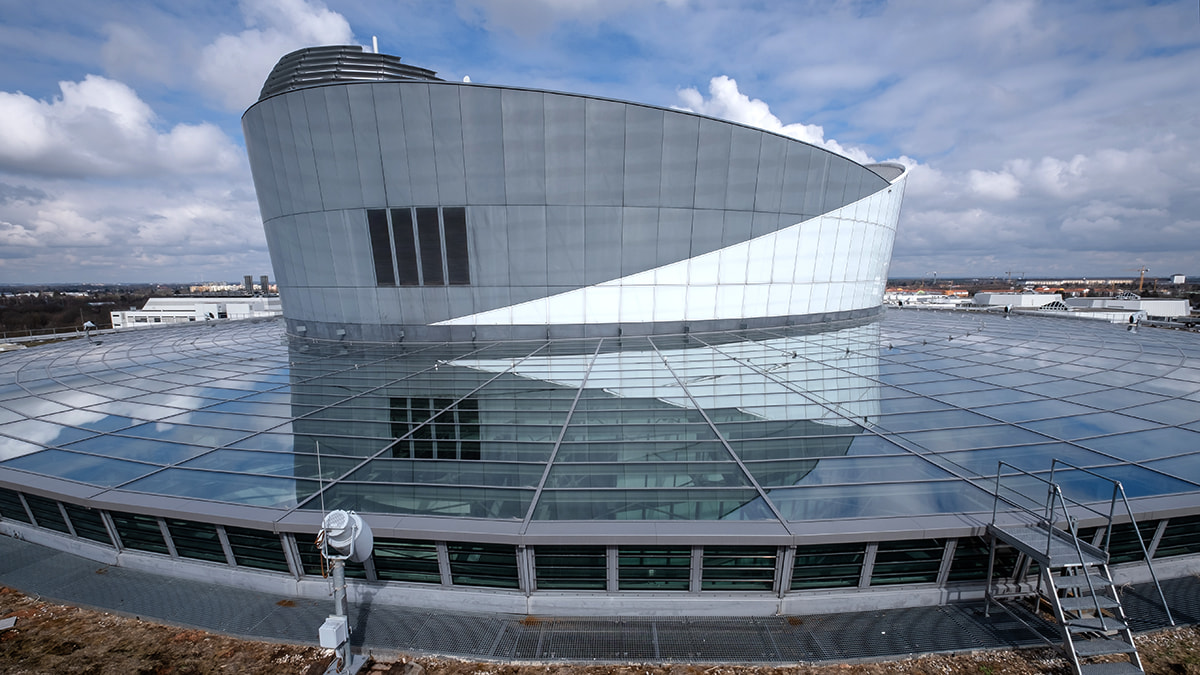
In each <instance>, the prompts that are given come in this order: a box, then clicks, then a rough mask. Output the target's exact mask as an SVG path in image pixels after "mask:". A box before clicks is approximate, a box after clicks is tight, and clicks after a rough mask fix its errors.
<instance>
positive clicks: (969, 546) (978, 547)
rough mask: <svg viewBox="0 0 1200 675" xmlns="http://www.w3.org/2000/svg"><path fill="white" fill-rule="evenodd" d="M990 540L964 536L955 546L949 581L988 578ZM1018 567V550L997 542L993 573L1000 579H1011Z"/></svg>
mask: <svg viewBox="0 0 1200 675" xmlns="http://www.w3.org/2000/svg"><path fill="white" fill-rule="evenodd" d="M987 568H988V542H987V540H986V539H984V538H983V537H962V538H961V539H959V540H958V544H957V545H956V546H955V548H954V560H953V561H952V562H951V563H950V576H949V577H948V578H947V581H978V580H981V579H986V578H987ZM1016 569H1017V550H1016V549H1014V548H1013V547H1011V546H1009V545H1007V544H1004V543H1000V542H997V544H996V563H995V569H993V570H992V572H993V574H994V575H995V577H996V578H998V579H1011V578H1012V576H1013V574H1015V573H1016Z"/></svg>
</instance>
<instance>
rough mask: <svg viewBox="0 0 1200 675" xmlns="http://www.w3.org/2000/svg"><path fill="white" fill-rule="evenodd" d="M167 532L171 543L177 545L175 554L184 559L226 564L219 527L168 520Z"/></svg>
mask: <svg viewBox="0 0 1200 675" xmlns="http://www.w3.org/2000/svg"><path fill="white" fill-rule="evenodd" d="M164 521H165V522H166V524H167V531H168V532H170V533H171V542H172V543H174V544H175V552H176V553H178V554H179V555H180V556H182V557H184V558H195V559H197V560H210V561H212V562H219V563H224V562H226V560H225V549H223V548H222V547H221V540H220V539H219V538H218V537H217V527H216V526H215V525H212V524H210V523H194V522H192V521H190V520H175V519H172V518H166V519H164Z"/></svg>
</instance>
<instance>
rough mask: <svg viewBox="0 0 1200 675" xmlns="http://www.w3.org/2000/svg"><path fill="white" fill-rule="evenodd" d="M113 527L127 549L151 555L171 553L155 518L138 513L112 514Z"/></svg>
mask: <svg viewBox="0 0 1200 675" xmlns="http://www.w3.org/2000/svg"><path fill="white" fill-rule="evenodd" d="M109 515H110V516H112V521H113V526H115V527H116V528H117V534H118V535H119V536H120V537H121V544H122V546H124V547H125V548H133V549H137V550H139V551H149V552H151V553H169V551H168V550H167V543H166V541H165V540H164V539H163V536H162V530H160V529H159V527H158V519H157V518H155V517H154V516H143V515H141V514H137V513H112V514H109Z"/></svg>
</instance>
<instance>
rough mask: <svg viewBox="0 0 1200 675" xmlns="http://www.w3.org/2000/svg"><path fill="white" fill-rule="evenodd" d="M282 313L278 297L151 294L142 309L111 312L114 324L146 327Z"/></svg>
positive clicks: (118, 326) (115, 325)
mask: <svg viewBox="0 0 1200 675" xmlns="http://www.w3.org/2000/svg"><path fill="white" fill-rule="evenodd" d="M282 313H283V309H282V308H281V307H280V304H279V298H277V297H275V298H253V299H250V298H247V299H245V300H237V301H232V302H230V301H228V300H226V299H223V298H186V297H185V298H150V299H149V300H147V301H146V304H145V305H144V306H143V307H142V308H141V309H129V310H127V311H118V312H112V314H111V316H112V325H113V328H147V327H150V326H162V325H166V324H173V323H190V322H193V321H212V320H215V319H250V318H255V317H266V316H279V315H281V314H282Z"/></svg>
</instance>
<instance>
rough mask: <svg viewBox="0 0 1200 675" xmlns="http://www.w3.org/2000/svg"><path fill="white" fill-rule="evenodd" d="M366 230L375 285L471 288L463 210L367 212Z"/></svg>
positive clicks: (441, 208)
mask: <svg viewBox="0 0 1200 675" xmlns="http://www.w3.org/2000/svg"><path fill="white" fill-rule="evenodd" d="M367 230H368V232H369V234H370V239H371V258H372V260H373V262H374V263H375V283H376V284H377V285H379V286H445V285H447V284H448V285H451V286H465V285H468V284H470V283H471V260H470V256H469V253H468V250H467V249H468V247H467V209H466V207H462V206H444V207H432V206H430V207H402V208H395V209H368V210H367Z"/></svg>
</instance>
